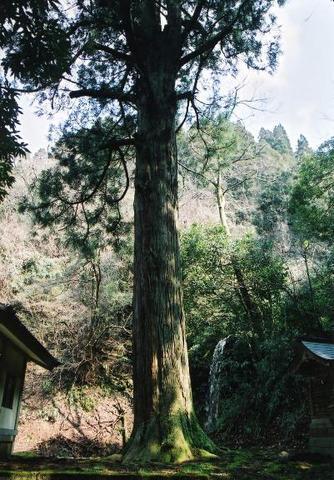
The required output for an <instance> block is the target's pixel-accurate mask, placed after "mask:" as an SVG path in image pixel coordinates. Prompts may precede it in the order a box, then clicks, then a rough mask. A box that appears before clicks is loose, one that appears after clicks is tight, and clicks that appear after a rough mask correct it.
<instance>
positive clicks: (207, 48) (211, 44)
mask: <svg viewBox="0 0 334 480" xmlns="http://www.w3.org/2000/svg"><path fill="white" fill-rule="evenodd" d="M249 1H250V0H244V1H243V2H242V4H241V5H240V7H239V8H238V11H237V13H236V15H235V17H234V20H233V21H232V22H231V23H230V24H229V25H228V26H227V27H226V28H224V29H223V30H221V31H220V32H218V33H217V34H216V35H213V36H212V37H211V38H209V39H208V40H207V41H206V42H204V43H202V45H200V46H199V47H198V48H197V49H196V50H194V51H193V52H190V53H188V54H187V55H185V56H184V57H182V58H181V59H180V66H181V67H182V66H183V65H185V64H186V63H188V62H190V61H191V60H193V59H194V58H196V57H198V56H199V55H202V54H203V53H206V52H211V51H212V50H213V49H214V48H215V46H216V45H217V44H218V43H219V42H221V41H222V40H224V39H225V38H226V37H228V35H230V34H231V33H232V32H233V28H234V26H235V24H236V23H237V21H238V20H239V18H240V14H241V13H242V10H243V8H244V6H245V5H246V4H247V3H249Z"/></svg>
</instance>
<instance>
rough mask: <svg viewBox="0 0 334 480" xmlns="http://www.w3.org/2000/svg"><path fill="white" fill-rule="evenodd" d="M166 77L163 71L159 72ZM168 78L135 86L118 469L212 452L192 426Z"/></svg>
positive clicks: (172, 97) (173, 111) (173, 107)
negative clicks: (127, 422) (124, 431)
mask: <svg viewBox="0 0 334 480" xmlns="http://www.w3.org/2000/svg"><path fill="white" fill-rule="evenodd" d="M164 71H166V69H165V70H164ZM174 83H175V80H174V76H173V75H170V76H169V77H166V75H165V74H164V73H163V71H162V73H159V72H157V71H155V72H153V74H151V84H150V88H147V86H146V85H139V87H138V88H139V92H140V99H141V100H140V102H139V112H138V125H139V127H138V137H137V155H136V180H135V282H134V326H133V345H134V375H133V378H134V429H133V433H132V436H131V439H130V442H129V444H128V446H127V449H126V451H125V456H124V461H125V462H130V461H132V462H146V461H162V462H182V461H186V460H190V459H193V458H197V457H201V456H207V455H209V453H208V452H212V451H214V445H213V444H212V442H211V441H210V440H209V438H208V437H207V436H206V434H205V433H204V432H203V431H202V429H201V427H200V426H199V424H198V421H197V419H196V416H195V413H194V409H193V401H192V393H191V385H190V376H189V366H188V354H187V345H186V335H185V319H184V311H183V299H182V287H181V271H180V259H179V239H178V231H177V152H176V138H175V115H176V98H175V91H174Z"/></svg>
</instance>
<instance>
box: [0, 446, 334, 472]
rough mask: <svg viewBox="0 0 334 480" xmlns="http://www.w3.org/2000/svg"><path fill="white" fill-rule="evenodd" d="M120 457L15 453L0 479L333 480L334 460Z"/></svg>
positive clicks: (271, 455) (269, 455)
mask: <svg viewBox="0 0 334 480" xmlns="http://www.w3.org/2000/svg"><path fill="white" fill-rule="evenodd" d="M119 460H120V458H119V456H111V457H109V458H105V459H103V460H102V459H94V460H90V459H81V460H79V459H76V460H74V459H53V460H48V459H46V458H41V457H39V458H38V457H36V456H32V455H31V454H30V455H29V454H27V455H25V454H20V455H17V456H15V457H13V459H12V460H11V461H10V462H7V463H6V462H2V463H0V479H1V480H2V479H5V478H12V479H14V478H15V480H19V479H21V480H65V479H68V478H69V479H74V478H75V480H80V479H87V478H91V479H94V478H96V479H98V480H102V479H107V478H108V477H113V478H122V479H126V478H129V479H130V478H132V479H134V478H137V479H139V478H143V477H149V478H151V479H152V480H153V479H161V478H173V477H174V478H178V479H179V480H180V479H181V478H184V479H189V478H193V479H222V480H333V479H334V462H333V461H329V460H328V459H325V458H323V459H322V458H317V457H316V456H313V457H310V456H307V455H305V454H303V455H302V454H299V455H298V454H293V455H292V456H291V457H290V458H289V457H288V456H287V454H286V453H284V452H278V451H277V450H271V449H237V450H224V451H222V456H221V458H220V459H217V460H215V461H211V462H188V463H184V464H182V465H177V466H171V465H147V466H145V467H143V466H141V467H139V466H136V465H131V466H130V465H129V466H123V465H121V464H120V463H119Z"/></svg>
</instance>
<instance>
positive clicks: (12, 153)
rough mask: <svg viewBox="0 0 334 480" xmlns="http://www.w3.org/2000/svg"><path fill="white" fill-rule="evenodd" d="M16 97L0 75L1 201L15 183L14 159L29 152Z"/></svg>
mask: <svg viewBox="0 0 334 480" xmlns="http://www.w3.org/2000/svg"><path fill="white" fill-rule="evenodd" d="M0 47H1V41H0ZM16 97H17V95H16V94H15V92H13V91H12V90H11V89H10V88H9V87H8V84H7V83H6V82H4V81H3V79H2V77H1V75H0V201H1V200H3V198H4V197H5V195H6V194H7V190H8V188H9V187H11V186H12V184H13V182H14V176H13V161H14V158H15V157H18V156H22V155H25V153H26V152H27V148H26V144H25V143H24V142H23V141H22V140H21V138H20V136H19V134H18V130H17V128H18V126H19V120H18V117H19V115H20V113H21V109H20V108H19V105H18V103H17V99H16Z"/></svg>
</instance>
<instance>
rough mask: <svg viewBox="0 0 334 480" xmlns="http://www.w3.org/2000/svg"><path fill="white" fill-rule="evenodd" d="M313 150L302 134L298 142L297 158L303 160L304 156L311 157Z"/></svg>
mask: <svg viewBox="0 0 334 480" xmlns="http://www.w3.org/2000/svg"><path fill="white" fill-rule="evenodd" d="M311 154H312V148H311V147H310V145H309V143H308V140H307V138H306V137H304V135H302V134H300V135H299V138H298V140H297V150H296V157H297V158H298V159H301V158H302V157H303V156H304V155H311Z"/></svg>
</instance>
